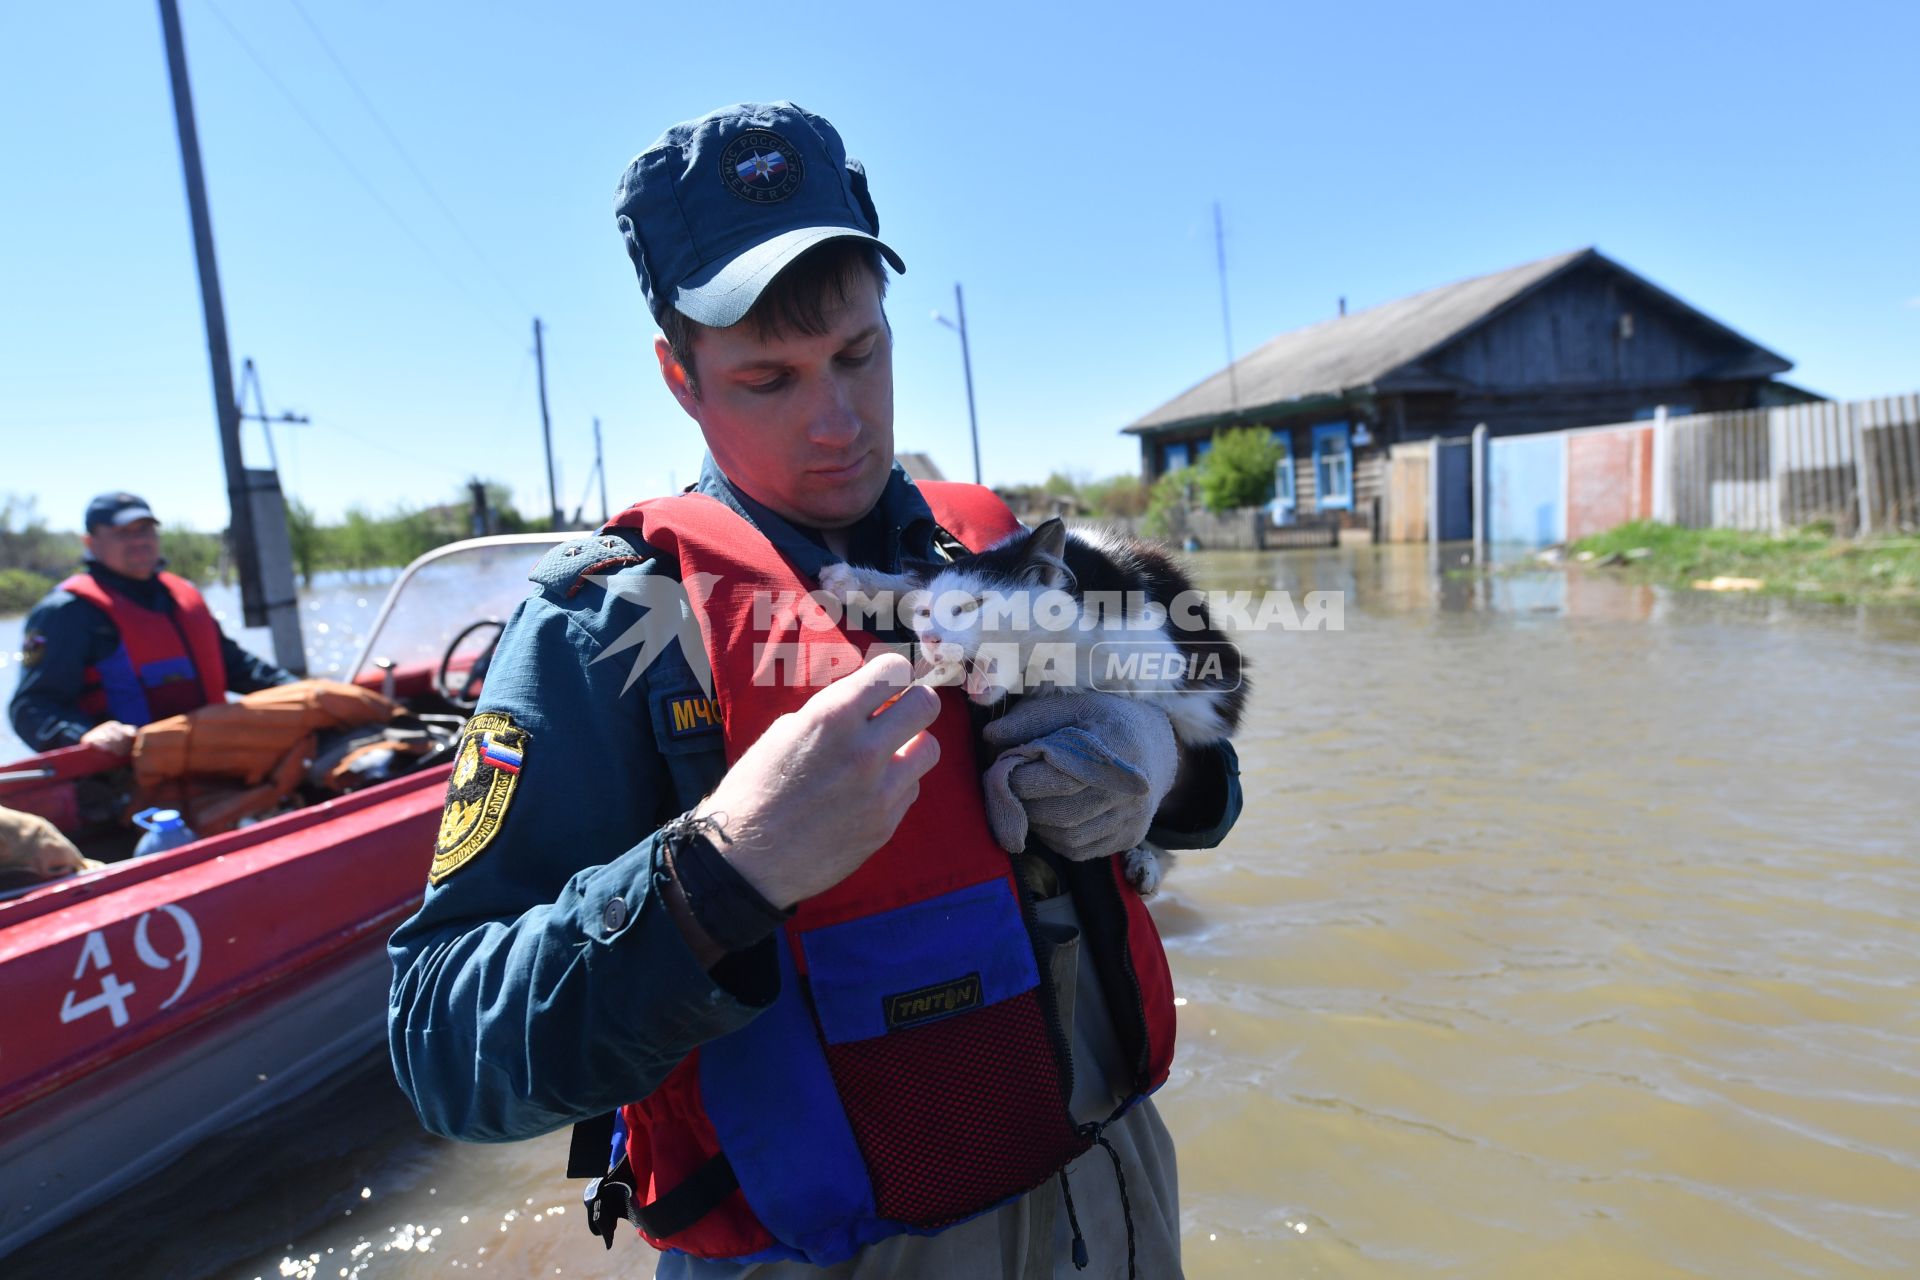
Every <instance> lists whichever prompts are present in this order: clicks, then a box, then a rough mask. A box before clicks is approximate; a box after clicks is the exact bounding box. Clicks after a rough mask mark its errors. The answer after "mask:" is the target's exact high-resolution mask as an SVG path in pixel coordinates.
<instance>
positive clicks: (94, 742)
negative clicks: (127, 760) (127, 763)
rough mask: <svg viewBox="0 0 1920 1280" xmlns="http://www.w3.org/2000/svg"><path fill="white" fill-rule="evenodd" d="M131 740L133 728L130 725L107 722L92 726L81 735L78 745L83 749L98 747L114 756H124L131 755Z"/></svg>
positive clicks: (113, 721)
mask: <svg viewBox="0 0 1920 1280" xmlns="http://www.w3.org/2000/svg"><path fill="white" fill-rule="evenodd" d="M133 738H134V728H133V726H132V725H130V724H122V723H121V722H120V721H118V720H108V721H106V722H104V723H102V724H97V725H95V726H93V728H91V729H89V730H87V731H86V732H85V733H83V734H81V735H80V745H81V746H83V747H98V748H99V749H100V750H102V751H110V752H112V753H113V754H114V755H116V756H124V755H131V754H132V753H133Z"/></svg>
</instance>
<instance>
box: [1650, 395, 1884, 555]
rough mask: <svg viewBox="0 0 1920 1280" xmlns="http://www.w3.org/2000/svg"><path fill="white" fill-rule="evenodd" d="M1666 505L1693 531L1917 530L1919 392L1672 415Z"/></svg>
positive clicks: (1668, 513) (1658, 507) (1660, 507)
mask: <svg viewBox="0 0 1920 1280" xmlns="http://www.w3.org/2000/svg"><path fill="white" fill-rule="evenodd" d="M1662 430H1663V431H1664V433H1665V437H1666V445H1667V448H1666V454H1667V457H1666V472H1667V476H1668V488H1667V492H1666V497H1667V501H1666V502H1664V503H1661V502H1658V501H1656V503H1655V511H1656V514H1657V515H1658V516H1659V517H1661V518H1664V519H1668V520H1671V521H1672V522H1673V523H1675V524H1678V525H1683V526H1686V527H1687V528H1693V529H1750V530H1756V531H1763V532H1773V531H1778V530H1782V529H1792V528H1798V527H1800V526H1802V525H1810V524H1816V523H1820V522H1825V523H1828V524H1831V525H1832V526H1833V527H1834V529H1835V530H1836V531H1837V532H1840V533H1843V534H1848V535H1853V534H1860V533H1890V532H1899V531H1907V532H1911V531H1914V530H1916V529H1920V395H1905V396H1889V397H1886V398H1884V399H1880V400H1857V401H1853V402H1851V403H1841V402H1839V401H1822V402H1819V403H1817V404H1799V405H1792V406H1789V407H1785V408H1777V409H1748V410H1744V411H1741V412H1737V413H1711V414H1700V415H1697V416H1694V417H1688V418H1674V419H1671V420H1669V421H1667V422H1666V423H1665V425H1664V428H1662V427H1659V426H1656V432H1659V431H1662Z"/></svg>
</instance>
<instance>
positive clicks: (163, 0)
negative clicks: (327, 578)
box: [160, 0, 267, 627]
mask: <svg viewBox="0 0 1920 1280" xmlns="http://www.w3.org/2000/svg"><path fill="white" fill-rule="evenodd" d="M160 27H161V30H162V32H163V33H164V35H165V37H166V44H167V74H168V77H169V78H170V79H171V80H172V82H173V118H174V123H175V124H176V125H177V126H178V128H179V132H180V167H181V168H182V169H183V170H185V172H186V181H187V213H188V216H189V218H190V219H191V221H192V223H193V256H194V260H195V261H196V262H197V263H198V264H199V267H200V308H201V311H202V313H203V314H204V315H205V317H206V322H207V357H208V360H209V361H210V363H211V364H212V365H213V411H214V415H215V416H216V417H217V418H218V419H219V426H220V457H221V460H222V461H223V462H225V464H226V469H227V505H228V508H229V509H230V510H231V512H232V525H231V528H232V532H233V556H234V560H235V562H236V563H237V564H238V566H239V569H240V602H241V608H242V610H243V611H244V612H245V614H246V623H247V625H248V626H250V627H258V626H261V625H263V624H264V623H265V622H266V620H267V610H266V602H265V600H264V599H263V595H264V593H263V592H262V591H261V590H260V561H259V557H258V556H257V555H256V554H255V553H254V547H253V510H252V504H250V503H249V502H248V501H247V476H246V464H245V463H244V462H243V461H242V460H241V456H240V409H239V406H238V405H236V404H235V403H234V398H233V359H232V357H231V356H230V355H229V354H228V353H227V313H226V308H225V307H224V306H223V305H222V304H221V301H220V268H219V266H218V264H216V263H215V262H214V259H213V218H212V215H211V214H209V213H208V211H207V184H206V177H205V175H204V174H203V173H202V172H201V170H200V134H199V131H198V130H197V129H196V128H195V127H194V121H193V89H192V87H191V86H190V85H189V84H188V83H187V47H186V40H185V38H184V37H183V36H182V35H181V34H180V9H179V6H178V5H176V4H175V3H174V0H160Z"/></svg>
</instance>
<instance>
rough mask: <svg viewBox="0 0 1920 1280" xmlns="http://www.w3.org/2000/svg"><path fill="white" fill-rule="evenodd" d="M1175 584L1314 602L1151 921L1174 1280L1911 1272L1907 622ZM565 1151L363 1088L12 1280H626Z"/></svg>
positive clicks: (1569, 582) (1256, 565) (1917, 1058)
mask: <svg viewBox="0 0 1920 1280" xmlns="http://www.w3.org/2000/svg"><path fill="white" fill-rule="evenodd" d="M1198 559H1199V567H1200V570H1201V574H1202V576H1203V578H1204V579H1205V582H1206V585H1208V586H1211V587H1216V588H1221V589H1229V590H1231V589H1247V590H1253V591H1264V590H1268V589H1276V588H1277V589H1286V590H1289V591H1293V592H1295V593H1299V592H1303V591H1306V590H1335V591H1341V592H1344V593H1346V607H1345V613H1344V623H1345V627H1344V629H1343V630H1340V631H1337V632H1331V631H1330V632H1286V631H1269V632H1264V633H1260V634H1249V635H1245V636H1243V637H1241V639H1242V641H1243V643H1244V644H1245V645H1246V647H1247V649H1248V651H1249V653H1250V655H1251V656H1252V659H1253V661H1254V663H1255V664H1256V665H1255V667H1254V679H1255V681H1256V682H1257V687H1256V693H1255V696H1254V698H1253V700H1252V704H1251V706H1252V709H1251V712H1250V715H1249V723H1248V724H1247V725H1246V726H1245V727H1244V729H1243V732H1242V735H1241V738H1240V753H1241V758H1242V761H1243V765H1244V769H1245V773H1244V778H1243V780H1244V783H1245V786H1246V793H1247V811H1246V816H1245V818H1243V820H1242V822H1241V824H1240V827H1239V829H1238V830H1237V831H1236V832H1235V833H1234V834H1233V836H1232V837H1231V839H1230V840H1229V841H1228V843H1227V844H1226V845H1225V846H1223V847H1222V848H1220V849H1218V850H1214V851H1210V852H1205V853H1196V854H1189V855H1185V856H1184V857H1183V858H1182V859H1181V861H1180V863H1179V865H1178V866H1177V867H1176V868H1175V870H1174V872H1173V873H1172V875H1171V877H1170V879H1169V882H1168V887H1167V889H1166V890H1165V891H1164V892H1163V893H1162V895H1161V897H1160V898H1159V899H1158V900H1157V903H1156V906H1155V914H1156V916H1157V917H1158V919H1159V921H1160V924H1161V928H1162V930H1163V931H1164V933H1165V935H1166V938H1167V942H1168V947H1169V951H1170V954H1171V956H1172V962H1173V971H1174V978H1175V982H1176V986H1177V988H1178V991H1179V994H1180V995H1181V996H1182V997H1183V998H1184V999H1185V1000H1186V1005H1185V1007H1184V1008H1183V1009H1182V1010H1181V1011H1180V1012H1181V1024H1180V1044H1179V1055H1178V1059H1177V1061H1176V1064H1175V1068H1174V1074H1173V1077H1172V1079H1171V1081H1170V1082H1169V1083H1168V1085H1167V1087H1166V1088H1165V1089H1164V1090H1163V1091H1162V1093H1161V1094H1160V1104H1161V1107H1162V1110H1163V1112H1164V1114H1165V1116H1166V1119H1167V1122H1168V1124H1169V1126H1170V1127H1171V1128H1172V1130H1173V1133H1174V1135H1175V1137H1176V1139H1177V1140H1178V1142H1179V1147H1180V1172H1181V1191H1182V1215H1183V1224H1184V1232H1185V1249H1186V1262H1187V1272H1188V1274H1189V1275H1192V1276H1195V1277H1242V1276H1328V1277H1390V1276H1391V1277H1402V1276H1472V1277H1496V1278H1504V1277H1513V1278H1514V1280H1522V1278H1525V1280H1536V1278H1538V1277H1545V1276H1551V1277H1663V1276H1726V1277H1742V1278H1746V1277H1771V1276H1782V1277H1798V1276H1808V1277H1812V1276H1819V1277H1852V1276H1897V1275H1913V1274H1920V1214H1916V1208H1920V998H1916V997H1920V848H1917V847H1916V827H1917V826H1920V821H1917V820H1920V788H1916V785H1915V784H1916V776H1915V761H1916V760H1920V613H1914V612H1907V613H1888V612H1876V611H1860V610H1849V609H1839V608H1832V607H1806V606H1795V605H1788V604H1785V603H1781V602H1778V601H1773V600H1766V599H1742V598H1734V599H1729V598H1726V597H1721V596H1693V595H1687V594H1683V595H1668V594H1666V593H1663V592H1656V591H1653V590H1650V589H1646V588H1640V587H1633V586H1629V585H1626V584H1623V583H1621V582H1619V581H1617V580H1615V579H1611V578H1609V577H1607V576H1605V575H1602V574H1589V575H1586V576H1578V577H1565V576H1561V575H1559V574H1537V575H1523V576H1517V577H1496V578H1493V579H1491V580H1488V579H1465V578H1458V577H1451V576H1448V575H1447V574H1446V573H1445V572H1444V571H1443V569H1442V568H1441V566H1439V565H1438V564H1437V562H1436V561H1435V560H1433V559H1432V558H1431V557H1430V555H1429V553H1428V552H1427V550H1426V549H1424V548H1404V547H1395V548H1383V549H1379V550H1374V549H1365V548H1349V549H1344V550H1342V551H1338V552H1324V553H1282V554H1265V555H1261V554H1251V553H1249V554H1228V553H1216V554H1212V555H1207V556H1203V557H1199V558H1198ZM4 638H5V637H4V636H3V635H0V640H4ZM0 647H4V645H0ZM0 683H4V680H3V678H0ZM565 1153H566V1141H565V1136H564V1135H552V1136H550V1137H547V1138H544V1139H541V1140H538V1141H535V1142H529V1143H522V1144H516V1145H510V1146H504V1147H464V1146H458V1145H455V1144H449V1143H443V1142H439V1141H436V1140H432V1139H428V1138H425V1137H423V1136H420V1135H419V1134H418V1132H417V1130H415V1129H414V1128H413V1127H412V1124H411V1118H410V1115H409V1113H408V1112H407V1111H406V1110H405V1107H404V1105H403V1104H401V1103H400V1102H399V1100H398V1098H397V1096H396V1095H395V1092H394V1090H393V1088H392V1086H391V1084H390V1083H389V1082H388V1081H387V1079H386V1076H385V1072H384V1067H383V1065H382V1064H381V1062H380V1061H379V1060H378V1058H377V1057H376V1058H374V1059H371V1060H370V1061H369V1064H368V1065H367V1067H366V1069H365V1070H364V1071H363V1072H362V1073H361V1074H360V1075H358V1076H357V1077H353V1078H350V1079H348V1080H345V1081H343V1082H342V1083H341V1084H340V1085H339V1086H338V1087H337V1088H336V1090H335V1091H334V1092H333V1093H332V1094H331V1095H329V1096H327V1097H325V1098H321V1099H316V1100H314V1101H312V1102H311V1103H310V1104H309V1106H308V1109H307V1110H306V1111H305V1112H304V1113H303V1114H301V1115H298V1116H289V1117H285V1118H283V1122H282V1128H281V1129H279V1130H278V1131H275V1132H273V1133H271V1134H256V1135H251V1136H250V1138H249V1140H248V1141H247V1142H236V1143H234V1144H232V1145H231V1146H230V1147H228V1148H227V1149H224V1150H222V1151H218V1152H210V1153H203V1155H202V1156H201V1157H200V1158H199V1159H200V1162H201V1163H200V1164H199V1166H197V1167H196V1168H194V1169H191V1170H188V1171H186V1172H185V1173H176V1174H175V1175H173V1176H171V1177H169V1178H162V1179H158V1180H156V1184H155V1185H154V1186H152V1187H148V1188H142V1189H140V1190H138V1191H136V1192H133V1193H130V1194H129V1195H128V1196H127V1197H125V1199H124V1200H123V1202H122V1203H123V1204H124V1205H127V1206H129V1207H130V1208H131V1218H130V1219H129V1221H127V1222H125V1223H122V1224H120V1225H118V1226H106V1227H105V1229H102V1228H101V1227H100V1226H96V1227H94V1228H93V1229H92V1230H91V1231H90V1232H87V1233H77V1232H69V1233H68V1234H67V1235H65V1236H63V1237H62V1238H60V1239H59V1240H56V1241H53V1242H50V1243H49V1244H48V1245H46V1246H45V1247H41V1248H37V1249H36V1250H33V1251H31V1252H30V1253H29V1254H28V1255H27V1256H26V1257H25V1258H24V1259H10V1260H9V1264H8V1265H9V1268H12V1267H13V1264H15V1263H16V1262H23V1263H24V1264H25V1269H22V1270H14V1269H9V1270H8V1274H9V1275H10V1276H11V1275H15V1274H28V1273H38V1270H35V1269H44V1273H45V1274H49V1275H75V1274H104V1275H138V1276H148V1275H154V1276H160V1275H181V1276H199V1275H214V1276H221V1277H236V1278H246V1277H256V1276H258V1277H279V1276H293V1275H298V1276H311V1277H321V1278H326V1277H334V1276H370V1277H374V1276H377V1277H405V1278H408V1280H417V1278H419V1277H427V1276H446V1275H449V1274H460V1275H467V1274H482V1275H489V1274H490V1275H510V1276H535V1275H542V1276H551V1275H564V1276H590V1277H599V1276H604V1277H613V1276H620V1277H632V1276H636V1275H646V1274H648V1273H649V1266H650V1255H648V1254H647V1252H646V1251H645V1249H644V1248H643V1247H641V1246H639V1245H638V1244H637V1243H636V1242H635V1241H633V1240H632V1239H622V1240H620V1241H619V1242H618V1243H617V1245H616V1247H615V1249H614V1250H613V1251H612V1252H611V1253H608V1252H605V1251H603V1250H602V1248H601V1246H600V1244H599V1242H598V1241H596V1240H594V1239H593V1238H591V1237H590V1236H589V1235H588V1234H587V1232H586V1229H585V1227H584V1225H583V1223H582V1220H581V1212H580V1209H579V1207H578V1199H577V1196H578V1192H577V1187H578V1185H579V1184H575V1183H569V1182H566V1181H565V1180H564V1179H562V1178H561V1177H560V1170H561V1168H562V1167H563V1165H564V1163H565ZM129 1228H131V1229H129ZM129 1237H131V1238H133V1239H134V1241H135V1242H136V1243H137V1247H138V1253H137V1254H128V1253H126V1252H125V1250H126V1249H127V1248H129V1247H131V1246H129V1245H128V1244H127V1243H126V1238H129Z"/></svg>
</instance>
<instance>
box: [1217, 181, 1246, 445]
mask: <svg viewBox="0 0 1920 1280" xmlns="http://www.w3.org/2000/svg"><path fill="white" fill-rule="evenodd" d="M1213 252H1214V257H1215V258H1216V259H1217V260H1218V262H1219V264H1220V331H1221V332H1222V333H1223V334H1224V335H1225V336H1226V340H1227V394H1228V396H1229V397H1231V401H1230V403H1231V404H1232V405H1233V407H1234V408H1236V409H1238V408H1239V407H1240V379H1239V378H1238V377H1237V376H1236V375H1235V374H1234V372H1233V315H1232V313H1231V312H1230V311H1229V310H1228V309H1227V232H1226V228H1225V227H1224V226H1223V225H1221V221H1220V202H1219V201H1218V200H1215V201H1214V202H1213Z"/></svg>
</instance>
